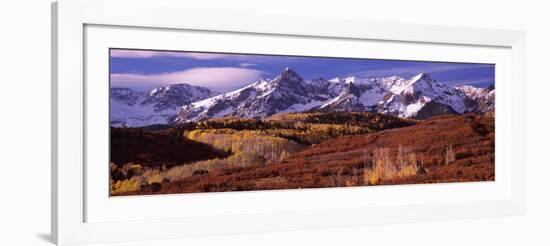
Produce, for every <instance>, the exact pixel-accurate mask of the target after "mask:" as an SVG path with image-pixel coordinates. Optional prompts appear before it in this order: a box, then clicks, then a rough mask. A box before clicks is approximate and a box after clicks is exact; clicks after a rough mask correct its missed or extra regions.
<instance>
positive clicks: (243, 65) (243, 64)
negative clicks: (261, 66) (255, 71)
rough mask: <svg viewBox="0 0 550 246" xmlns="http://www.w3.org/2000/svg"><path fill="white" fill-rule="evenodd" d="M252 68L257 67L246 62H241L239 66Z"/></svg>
mask: <svg viewBox="0 0 550 246" xmlns="http://www.w3.org/2000/svg"><path fill="white" fill-rule="evenodd" d="M254 66H258V64H256V63H246V62H243V63H241V64H239V67H254Z"/></svg>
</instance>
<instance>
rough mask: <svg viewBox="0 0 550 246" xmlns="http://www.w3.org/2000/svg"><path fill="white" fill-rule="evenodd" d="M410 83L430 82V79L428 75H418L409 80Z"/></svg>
mask: <svg viewBox="0 0 550 246" xmlns="http://www.w3.org/2000/svg"><path fill="white" fill-rule="evenodd" d="M411 80H412V81H415V82H416V81H419V80H428V81H431V80H432V77H431V76H430V74H428V73H419V74H417V75H416V76H414V77H412V78H411Z"/></svg>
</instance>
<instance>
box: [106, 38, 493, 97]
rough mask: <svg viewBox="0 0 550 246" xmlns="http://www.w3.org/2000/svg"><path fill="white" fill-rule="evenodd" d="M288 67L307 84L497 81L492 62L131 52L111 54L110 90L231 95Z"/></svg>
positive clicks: (484, 84) (483, 83) (477, 83)
mask: <svg viewBox="0 0 550 246" xmlns="http://www.w3.org/2000/svg"><path fill="white" fill-rule="evenodd" d="M285 67H291V68H292V69H293V70H295V71H296V72H297V73H298V74H300V75H301V76H302V77H303V78H304V79H306V80H310V79H315V78H319V77H323V78H325V79H331V78H334V77H346V76H354V75H355V76H362V77H385V76H393V75H396V76H401V77H404V78H409V77H412V76H414V75H416V74H419V73H424V72H425V73H430V74H431V75H432V77H433V78H435V79H436V80H438V81H439V82H442V83H445V84H448V85H453V86H454V85H464V84H467V85H473V86H476V87H487V86H489V85H490V84H494V77H495V75H494V74H495V66H494V65H492V64H473V63H448V62H423V61H400V60H376V59H356V58H353V59H352V58H326V57H298V56H280V55H245V54H224V53H200V52H175V51H149V50H127V49H111V51H110V71H111V74H110V77H111V87H127V88H132V89H136V90H148V89H152V88H155V87H158V86H162V85H167V84H175V83H187V84H191V85H198V86H204V87H207V88H210V89H212V90H215V91H218V92H226V91H230V90H234V89H238V88H240V87H242V86H245V85H247V84H250V83H252V82H255V81H257V80H258V79H261V78H264V79H271V78H274V77H276V76H277V75H278V74H279V73H280V72H281V71H282V70H283V69H284V68H285Z"/></svg>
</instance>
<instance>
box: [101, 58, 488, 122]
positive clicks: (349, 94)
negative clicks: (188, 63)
mask: <svg viewBox="0 0 550 246" xmlns="http://www.w3.org/2000/svg"><path fill="white" fill-rule="evenodd" d="M494 95H495V90H494V87H490V88H485V89H483V88H475V87H472V86H459V87H454V88H453V87H449V86H447V85H445V84H442V83H439V82H438V81H436V80H435V79H433V78H432V77H431V76H430V75H429V74H426V73H421V74H418V75H416V76H414V77H411V78H409V79H405V78H401V77H398V76H391V77H384V78H361V77H346V78H334V79H330V80H325V79H323V78H319V79H314V80H311V81H305V80H304V79H303V78H302V77H301V76H300V75H298V74H297V73H296V72H295V71H293V70H292V69H290V68H286V69H284V70H283V71H282V72H281V74H279V75H278V76H277V77H275V78H273V79H270V80H264V79H262V80H259V81H257V82H255V83H252V84H250V85H248V86H245V87H243V88H240V89H238V90H234V91H231V92H227V93H224V94H218V93H215V92H212V91H210V90H209V89H207V88H203V87H196V86H190V85H186V84H177V85H170V86H165V87H159V88H157V89H154V90H151V91H149V92H138V91H133V90H130V89H126V88H111V125H113V126H122V125H126V126H145V125H151V124H172V123H178V122H179V123H181V122H188V121H198V120H206V119H211V118H219V117H242V118H264V117H268V116H271V115H273V114H276V113H281V112H305V111H323V112H351V111H368V112H378V113H381V114H388V115H393V116H397V117H404V118H408V117H416V118H429V117H431V116H434V115H438V114H463V113H467V112H491V111H494Z"/></svg>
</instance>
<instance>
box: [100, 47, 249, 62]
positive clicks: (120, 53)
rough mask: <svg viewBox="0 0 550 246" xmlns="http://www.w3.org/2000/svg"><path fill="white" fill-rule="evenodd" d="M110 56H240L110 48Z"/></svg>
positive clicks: (194, 57)
mask: <svg viewBox="0 0 550 246" xmlns="http://www.w3.org/2000/svg"><path fill="white" fill-rule="evenodd" d="M111 57H118V58H151V57H186V58H192V59H197V60H214V59H226V58H238V57H240V55H231V54H220V53H198V52H175V51H151V50H120V49H112V50H111Z"/></svg>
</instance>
